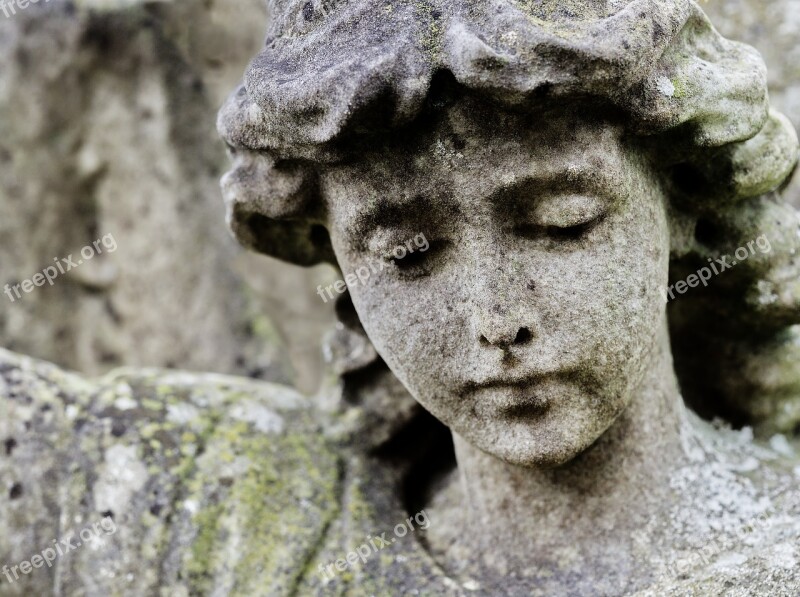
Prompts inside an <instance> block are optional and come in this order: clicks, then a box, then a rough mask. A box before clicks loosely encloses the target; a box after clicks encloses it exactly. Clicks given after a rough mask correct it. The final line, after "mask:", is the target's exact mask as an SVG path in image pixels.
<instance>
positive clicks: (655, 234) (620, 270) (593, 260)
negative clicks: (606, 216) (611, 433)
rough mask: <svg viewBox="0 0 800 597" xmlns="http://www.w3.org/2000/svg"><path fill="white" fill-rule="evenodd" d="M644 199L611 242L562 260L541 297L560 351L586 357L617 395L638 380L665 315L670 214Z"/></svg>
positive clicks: (624, 217)
mask: <svg viewBox="0 0 800 597" xmlns="http://www.w3.org/2000/svg"><path fill="white" fill-rule="evenodd" d="M642 203H643V205H638V206H636V207H635V209H634V210H633V211H632V213H628V214H624V215H622V216H620V217H619V218H618V219H617V220H616V221H615V222H614V223H613V226H612V227H610V228H609V230H608V231H607V234H608V240H606V241H605V242H600V243H598V244H596V245H595V246H594V247H592V248H591V249H590V250H586V251H581V252H577V253H573V254H569V255H567V256H565V257H564V259H563V260H562V261H558V262H557V263H558V267H557V268H554V269H553V270H551V271H552V275H551V276H550V277H549V278H548V279H547V280H546V281H545V284H544V286H546V291H544V292H545V294H546V296H543V297H542V305H541V310H542V312H543V318H542V321H543V325H544V326H546V327H547V328H548V329H547V330H546V333H547V334H548V335H551V336H553V337H557V338H558V339H557V342H558V343H559V344H560V350H562V351H565V352H567V353H573V352H574V353H582V355H583V357H584V358H585V357H587V356H588V357H589V358H590V362H591V363H592V364H593V369H594V372H593V373H594V375H595V376H597V378H598V379H597V381H598V382H602V383H603V384H607V385H608V389H609V391H612V390H616V393H617V394H618V393H619V392H622V391H623V389H624V388H625V387H629V386H630V384H631V383H632V382H635V381H636V380H638V379H639V377H640V374H641V373H642V369H643V363H644V362H645V361H646V357H647V355H648V354H649V352H650V350H652V347H653V345H654V342H655V339H656V337H657V335H658V333H659V331H660V328H661V325H662V323H663V320H664V316H665V315H664V313H665V299H664V295H663V292H664V288H665V285H666V282H667V276H668V267H669V264H668V258H669V252H668V247H669V237H668V229H667V225H666V218H665V217H664V214H663V210H662V209H660V204H659V203H658V202H655V201H651V202H647V203H645V202H642ZM552 349H553V350H557V349H558V348H557V347H555V346H554V347H552ZM623 373H624V374H623Z"/></svg>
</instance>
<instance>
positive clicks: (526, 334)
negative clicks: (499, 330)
mask: <svg viewBox="0 0 800 597" xmlns="http://www.w3.org/2000/svg"><path fill="white" fill-rule="evenodd" d="M530 339H531V331H530V330H529V329H528V328H519V331H518V332H517V337H516V338H514V344H525V343H526V342H527V341H528V340H530Z"/></svg>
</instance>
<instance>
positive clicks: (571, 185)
mask: <svg viewBox="0 0 800 597" xmlns="http://www.w3.org/2000/svg"><path fill="white" fill-rule="evenodd" d="M570 166H573V164H567V165H563V166H561V167H557V168H553V169H548V171H546V172H537V173H530V174H528V175H523V176H519V177H517V178H516V179H514V180H513V181H511V182H509V183H506V184H500V185H497V186H496V187H495V188H494V189H492V190H491V191H490V192H489V193H487V195H486V198H487V199H488V200H489V201H490V202H491V203H492V204H493V205H494V206H495V207H504V206H517V205H518V204H519V203H520V200H521V199H522V198H523V197H524V196H525V195H527V194H530V193H536V192H537V191H539V192H542V193H545V192H550V193H552V192H562V191H573V192H574V191H578V192H591V193H592V194H599V195H600V196H601V198H605V199H607V200H609V201H613V200H616V199H617V198H618V197H619V195H618V194H617V192H615V191H616V189H618V188H619V187H620V174H621V173H619V172H615V171H614V170H611V171H609V170H610V169H608V168H598V167H597V166H596V165H593V164H590V163H585V162H584V163H581V164H579V165H574V166H575V167H570Z"/></svg>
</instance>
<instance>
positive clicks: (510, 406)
mask: <svg viewBox="0 0 800 597" xmlns="http://www.w3.org/2000/svg"><path fill="white" fill-rule="evenodd" d="M548 377H552V374H541V375H530V374H528V375H526V376H524V377H518V378H504V379H497V380H490V381H487V382H484V383H472V384H468V386H467V388H466V390H467V394H468V395H470V396H471V397H472V398H473V399H475V400H476V402H477V404H478V407H479V409H480V410H483V411H486V412H489V413H493V414H494V415H495V416H496V415H500V416H502V417H508V418H529V417H533V416H540V415H542V414H543V413H544V412H546V411H547V410H548V409H549V408H550V405H551V392H548V391H547V390H546V389H545V388H543V387H542V386H543V384H542V381H543V380H545V379H546V378H548Z"/></svg>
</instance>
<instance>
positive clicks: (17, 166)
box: [0, 0, 800, 393]
mask: <svg viewBox="0 0 800 597" xmlns="http://www.w3.org/2000/svg"><path fill="white" fill-rule="evenodd" d="M703 8H704V9H705V10H706V11H707V12H708V13H709V15H710V16H711V17H712V21H714V22H715V24H716V25H717V27H718V28H719V29H720V31H721V32H722V33H723V34H724V35H726V36H727V37H730V38H733V39H739V40H742V41H746V42H747V43H750V44H752V45H754V46H755V47H756V48H758V49H759V50H760V51H761V52H762V54H763V55H764V57H765V59H766V61H767V63H768V66H769V68H770V84H771V93H772V99H773V103H774V105H775V106H776V107H777V108H778V109H779V110H781V111H783V112H784V113H786V114H787V115H788V116H789V117H790V118H791V119H792V120H793V122H794V123H795V126H797V127H800V0H774V1H771V2H763V1H762V0H711V1H709V2H706V3H703ZM267 18H268V14H267V10H266V8H265V5H264V3H263V2H262V1H261V0H161V1H158V2H155V1H144V0H75V1H74V2H68V1H66V0H51V2H50V3H49V4H47V5H45V4H42V3H41V2H40V3H39V4H35V5H30V6H29V7H28V8H26V9H24V10H19V9H18V10H17V14H15V15H12V16H10V17H9V18H6V17H5V16H3V15H2V13H0V55H2V59H1V60H0V286H4V285H5V284H11V285H13V284H17V283H19V282H20V281H21V280H23V279H30V278H31V277H32V276H33V275H34V274H35V273H37V272H40V271H41V270H42V269H43V268H45V267H46V266H48V265H51V264H52V263H53V258H56V257H57V258H62V257H66V256H67V255H69V254H70V253H73V254H77V253H78V252H79V251H80V249H81V248H82V247H84V246H86V245H89V244H91V243H92V242H93V241H94V240H96V239H98V238H100V237H101V236H104V235H107V234H112V235H113V236H114V239H115V240H116V242H117V245H118V248H117V250H116V251H115V252H113V253H105V254H103V255H100V256H98V257H95V258H94V259H92V260H91V261H89V262H87V263H85V264H83V265H81V266H80V267H79V268H77V269H75V270H73V271H71V272H69V273H67V274H66V275H64V276H61V277H59V278H58V279H57V280H56V282H55V284H54V285H53V286H44V287H42V288H36V289H35V290H34V291H33V292H31V293H30V294H26V295H23V298H22V299H20V300H16V301H15V302H13V303H12V302H11V301H10V300H9V299H8V298H7V297H6V296H5V295H4V294H0V346H4V347H6V348H9V349H11V350H14V351H18V352H22V353H25V354H29V355H32V356H35V357H39V358H43V359H46V360H49V361H53V362H55V363H58V364H59V365H62V366H65V367H68V368H71V369H76V370H79V371H83V372H85V373H88V374H99V373H102V372H105V371H107V370H109V369H112V368H114V367H118V366H120V365H132V366H160V367H170V368H181V369H189V370H197V371H212V372H222V373H233V374H239V375H249V376H253V377H258V378H264V379H270V380H274V381H281V382H287V383H293V384H294V385H296V386H297V387H298V388H300V389H301V390H302V391H304V392H307V393H311V392H313V391H314V390H315V389H316V388H317V387H318V385H319V383H320V380H321V376H322V358H321V350H320V337H321V335H322V333H323V332H324V331H325V330H327V329H329V328H330V327H332V325H333V322H334V319H333V310H332V305H331V304H330V303H328V304H323V303H322V301H321V300H320V298H319V297H318V296H317V294H316V287H317V285H318V284H323V285H326V284H329V283H330V282H331V281H332V280H333V278H335V273H334V271H333V270H332V269H331V268H328V267H318V268H314V269H310V270H303V269H301V268H298V267H295V266H290V265H286V264H282V263H280V262H277V261H275V260H272V259H269V258H267V257H262V256H258V255H253V254H248V253H245V252H244V251H243V250H242V249H240V248H239V247H238V246H237V245H236V244H235V243H234V242H233V240H232V239H231V238H230V236H229V235H228V233H227V230H226V229H225V225H224V220H223V207H222V201H221V197H220V192H219V187H218V179H219V176H220V175H221V174H222V172H223V171H224V169H225V168H226V166H227V158H226V156H225V151H224V147H223V145H222V143H221V142H220V141H219V140H218V138H217V136H216V133H215V130H214V122H215V115H216V111H217V109H218V107H219V106H220V105H221V103H222V101H223V99H224V97H225V96H226V94H227V93H228V92H229V91H230V90H231V89H232V88H233V87H234V85H235V84H236V83H237V81H238V80H239V79H240V78H241V76H242V73H243V72H244V69H245V67H246V65H247V63H248V61H249V60H250V59H251V58H252V57H253V56H254V55H255V54H256V52H257V51H258V49H259V47H260V45H261V41H262V36H263V32H264V31H265V22H266V19H267ZM787 192H788V193H790V194H791V195H792V196H793V197H794V202H795V204H796V205H798V206H800V180H798V178H797V177H796V178H795V180H794V182H793V183H792V185H791V186H790V188H789V189H788V191H787Z"/></svg>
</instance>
